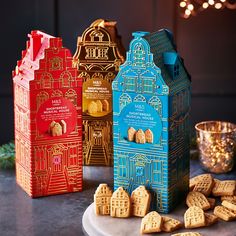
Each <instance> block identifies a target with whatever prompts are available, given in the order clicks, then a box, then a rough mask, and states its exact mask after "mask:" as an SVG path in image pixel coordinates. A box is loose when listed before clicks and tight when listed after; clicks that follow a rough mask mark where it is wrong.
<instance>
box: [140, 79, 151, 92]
mask: <svg viewBox="0 0 236 236" xmlns="http://www.w3.org/2000/svg"><path fill="white" fill-rule="evenodd" d="M142 81H143V92H144V93H153V89H154V86H153V78H142Z"/></svg>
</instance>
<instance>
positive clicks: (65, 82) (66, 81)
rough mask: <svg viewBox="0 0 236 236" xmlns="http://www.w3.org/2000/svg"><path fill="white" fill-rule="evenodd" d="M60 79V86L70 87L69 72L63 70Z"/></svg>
mask: <svg viewBox="0 0 236 236" xmlns="http://www.w3.org/2000/svg"><path fill="white" fill-rule="evenodd" d="M61 80H62V86H63V87H67V88H68V87H70V81H71V74H70V73H69V72H68V71H65V72H64V73H62V74H61Z"/></svg>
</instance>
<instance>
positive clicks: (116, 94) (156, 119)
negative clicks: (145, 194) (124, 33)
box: [112, 30, 191, 213]
mask: <svg viewBox="0 0 236 236" xmlns="http://www.w3.org/2000/svg"><path fill="white" fill-rule="evenodd" d="M133 36H134V38H133V40H132V41H131V42H130V47H129V51H128V53H127V59H126V61H125V63H124V64H123V65H121V66H120V71H119V73H118V75H117V76H116V78H115V80H114V81H113V84H112V88H113V123H114V134H113V137H114V188H115V189H117V188H118V187H120V186H122V187H124V188H125V189H126V190H127V191H128V192H129V193H130V194H131V192H132V191H133V190H134V189H135V188H137V187H138V186H140V185H145V186H146V188H147V189H148V190H149V191H150V192H151V194H152V203H151V208H152V209H155V210H157V211H158V212H164V213H167V212H169V211H171V209H173V207H174V206H176V205H177V204H178V202H179V201H180V200H182V199H183V196H184V195H185V194H186V193H187V191H188V181H189V143H190V141H189V138H190V137H189V135H190V132H189V131H190V130H189V110H190V96H191V95H190V86H191V81H190V76H189V74H188V72H187V70H186V68H185V66H184V63H183V60H182V59H181V58H180V57H179V55H178V53H177V51H176V47H175V45H174V42H173V36H172V34H171V33H170V32H169V31H168V30H160V31H158V32H155V33H148V32H135V33H133Z"/></svg>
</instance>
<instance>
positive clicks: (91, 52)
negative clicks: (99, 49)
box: [85, 46, 96, 59]
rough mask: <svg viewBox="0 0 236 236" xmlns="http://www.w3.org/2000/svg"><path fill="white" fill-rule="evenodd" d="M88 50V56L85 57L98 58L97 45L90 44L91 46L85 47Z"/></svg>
mask: <svg viewBox="0 0 236 236" xmlns="http://www.w3.org/2000/svg"><path fill="white" fill-rule="evenodd" d="M85 50H86V53H87V54H86V56H85V59H94V58H96V47H94V46H90V47H85Z"/></svg>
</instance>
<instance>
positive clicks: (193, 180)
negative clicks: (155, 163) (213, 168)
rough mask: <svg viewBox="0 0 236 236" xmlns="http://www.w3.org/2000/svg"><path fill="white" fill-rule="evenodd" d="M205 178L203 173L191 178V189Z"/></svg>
mask: <svg viewBox="0 0 236 236" xmlns="http://www.w3.org/2000/svg"><path fill="white" fill-rule="evenodd" d="M201 178H203V175H197V176H195V177H193V178H191V179H190V180H189V190H190V191H192V190H193V188H194V187H195V185H196V184H197V182H198V181H200V180H201Z"/></svg>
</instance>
